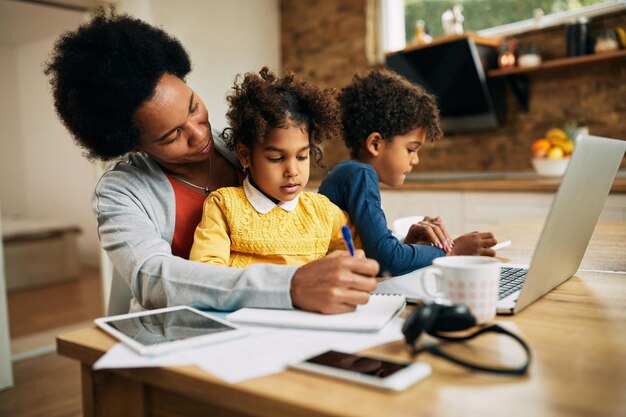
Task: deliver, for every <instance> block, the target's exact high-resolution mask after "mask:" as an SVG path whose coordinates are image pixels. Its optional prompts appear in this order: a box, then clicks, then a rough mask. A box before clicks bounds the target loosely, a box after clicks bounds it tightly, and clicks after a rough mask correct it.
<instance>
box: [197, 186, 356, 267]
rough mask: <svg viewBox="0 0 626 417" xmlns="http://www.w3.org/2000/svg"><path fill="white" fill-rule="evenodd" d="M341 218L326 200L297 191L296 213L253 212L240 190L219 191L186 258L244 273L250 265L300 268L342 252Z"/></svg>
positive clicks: (343, 221)
mask: <svg viewBox="0 0 626 417" xmlns="http://www.w3.org/2000/svg"><path fill="white" fill-rule="evenodd" d="M346 223H347V216H346V214H345V213H344V212H343V211H341V209H340V208H339V207H337V206H335V205H334V204H333V203H331V202H330V200H328V198H326V197H325V196H323V195H321V194H317V193H312V192H302V193H300V196H299V201H298V205H297V207H296V209H295V210H293V211H287V210H284V209H282V208H280V207H276V208H274V209H272V210H271V211H270V212H268V213H266V214H261V213H259V212H257V211H256V210H255V209H254V207H252V205H251V204H250V202H249V201H248V199H247V198H246V195H245V193H244V190H243V189H242V188H241V187H226V188H220V189H219V190H217V191H214V192H212V193H211V194H210V195H209V196H208V197H207V199H206V201H205V202H204V207H203V214H202V220H201V221H200V224H199V225H198V227H197V228H196V232H195V235H194V242H193V246H192V248H191V253H190V255H189V259H191V260H194V261H200V262H207V263H212V264H216V265H227V266H233V267H239V268H245V267H247V266H249V265H251V264H255V263H273V264H289V265H304V264H306V263H308V262H311V261H314V260H316V259H319V258H321V257H323V256H324V255H326V253H328V252H331V251H334V250H337V249H345V243H344V241H343V238H342V234H341V226H342V225H344V224H346Z"/></svg>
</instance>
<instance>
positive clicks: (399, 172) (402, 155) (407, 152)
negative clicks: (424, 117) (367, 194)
mask: <svg viewBox="0 0 626 417" xmlns="http://www.w3.org/2000/svg"><path fill="white" fill-rule="evenodd" d="M425 140H426V130H425V129H424V128H423V127H420V128H417V129H414V130H411V131H410V132H409V133H407V134H405V135H398V136H394V137H393V138H392V139H391V141H390V142H388V141H385V140H381V141H380V145H379V146H380V148H379V152H378V155H377V156H376V157H374V158H373V159H372V161H371V163H372V166H373V167H374V169H375V170H376V172H377V173H378V177H379V179H380V182H382V183H383V184H386V185H388V186H390V187H397V186H399V185H402V184H403V183H404V180H405V179H406V176H407V174H409V173H410V172H411V171H412V170H413V166H415V165H417V164H418V163H419V158H418V155H417V154H418V152H419V150H420V148H421V147H422V145H423V144H424V141H425Z"/></svg>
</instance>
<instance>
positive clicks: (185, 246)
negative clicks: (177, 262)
mask: <svg viewBox="0 0 626 417" xmlns="http://www.w3.org/2000/svg"><path fill="white" fill-rule="evenodd" d="M167 179H168V180H170V183H171V184H172V188H174V198H175V199H176V223H175V225H174V238H173V239H172V255H174V256H180V257H181V258H185V259H189V252H191V245H193V235H194V232H195V231H196V226H198V223H200V219H201V218H202V204H203V203H204V200H205V199H206V195H204V193H202V192H196V191H193V190H190V189H189V188H187V187H185V186H184V185H183V184H181V183H180V181H177V180H176V179H175V178H173V177H170V176H169V175H168V176H167Z"/></svg>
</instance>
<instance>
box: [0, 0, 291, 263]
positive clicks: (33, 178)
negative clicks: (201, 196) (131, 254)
mask: <svg viewBox="0 0 626 417" xmlns="http://www.w3.org/2000/svg"><path fill="white" fill-rule="evenodd" d="M119 9H120V10H121V11H126V12H128V13H130V14H134V15H136V16H137V17H140V18H142V19H144V20H146V21H148V22H150V23H153V24H156V25H159V26H162V27H163V28H164V29H165V30H166V31H168V32H169V33H171V34H172V35H174V36H176V37H178V38H179V39H180V41H181V42H182V44H183V45H184V46H185V47H186V48H187V50H188V52H189V54H190V55H191V58H192V64H193V71H192V74H191V75H190V77H189V78H188V83H189V85H190V86H191V87H192V88H194V89H195V90H196V91H197V92H198V93H199V94H200V96H201V97H202V99H203V100H204V102H205V104H206V105H207V107H208V109H209V112H210V120H211V123H212V125H213V126H214V127H215V128H218V129H221V128H223V127H225V126H226V121H225V120H226V119H225V113H226V110H227V105H226V100H225V97H226V94H227V90H228V89H229V88H230V87H231V85H232V82H233V80H234V77H235V75H236V74H237V73H240V72H245V71H258V70H259V69H260V68H261V67H262V66H263V65H267V66H269V67H270V68H272V69H274V70H279V68H280V41H279V37H280V27H279V24H280V23H279V6H278V0H239V1H234V2H226V1H219V0H207V1H202V0H186V1H184V2H177V1H171V0H127V1H121V2H120V4H119ZM83 21H84V14H83V13H79V12H74V11H68V10H64V9H58V8H54V7H48V6H42V5H38V4H32V3H22V2H14V1H0V56H1V57H2V59H0V91H1V92H2V94H0V123H1V124H0V125H1V126H3V128H2V134H1V135H0V201H1V202H2V206H3V214H4V215H21V216H26V217H33V218H40V219H51V220H59V221H64V222H66V221H67V222H73V223H75V224H78V225H79V226H80V227H81V228H82V229H83V235H82V237H81V238H80V241H79V245H80V248H79V250H80V255H81V260H82V262H83V263H84V264H97V263H98V259H99V252H98V248H99V244H98V239H97V234H96V230H95V227H96V225H95V220H94V218H93V214H92V212H91V207H90V199H91V193H92V190H93V186H94V183H95V179H94V168H93V167H92V166H91V165H90V164H89V163H88V162H87V161H86V160H85V159H84V158H83V157H82V156H81V153H80V150H79V149H78V148H77V147H76V146H75V145H74V144H73V141H72V140H71V138H70V136H69V134H68V133H67V132H66V131H65V129H64V128H63V126H62V125H61V123H60V122H59V121H58V119H57V117H56V114H55V113H54V108H53V104H52V97H51V94H50V92H49V88H48V84H47V79H46V77H45V76H44V75H43V62H44V61H45V60H46V59H47V57H48V54H49V52H50V50H51V49H52V45H53V43H54V41H55V40H56V38H57V37H58V35H59V34H60V33H61V32H62V31H64V30H70V29H73V28H75V27H77V26H78V25H79V24H80V23H82V22H83ZM18 29H19V30H18Z"/></svg>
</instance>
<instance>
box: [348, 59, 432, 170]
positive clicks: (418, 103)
mask: <svg viewBox="0 0 626 417" xmlns="http://www.w3.org/2000/svg"><path fill="white" fill-rule="evenodd" d="M339 103H340V106H341V112H342V116H341V117H342V124H343V135H344V141H345V143H346V146H347V147H348V148H349V149H350V153H351V155H352V156H353V157H354V158H358V156H359V152H360V151H361V149H362V145H363V143H364V142H365V140H366V139H367V137H368V136H369V135H370V134H371V133H374V132H378V133H380V134H381V136H382V137H383V139H384V140H386V141H391V140H393V138H394V137H395V136H398V135H404V134H407V133H408V132H410V131H411V130H414V129H417V128H420V127H422V128H424V129H425V130H426V139H428V140H431V141H434V140H437V139H439V138H441V137H442V136H443V133H442V131H441V126H440V122H439V109H438V107H437V102H436V100H435V97H434V96H433V95H431V94H429V93H427V92H426V91H425V90H424V89H422V88H421V87H420V86H418V85H416V84H412V83H411V82H409V81H408V80H407V79H405V78H404V77H401V76H400V75H398V74H396V73H394V72H392V71H390V70H386V69H374V70H372V71H370V72H369V73H367V74H366V75H365V76H359V75H358V74H357V75H355V76H354V78H353V80H352V82H351V83H350V84H349V85H348V86H346V87H344V88H343V89H342V90H341V92H340V94H339Z"/></svg>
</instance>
